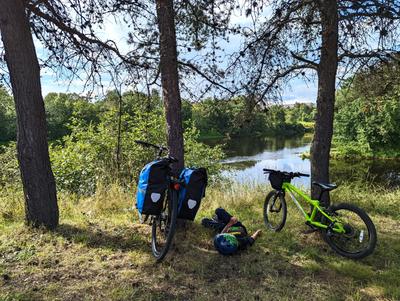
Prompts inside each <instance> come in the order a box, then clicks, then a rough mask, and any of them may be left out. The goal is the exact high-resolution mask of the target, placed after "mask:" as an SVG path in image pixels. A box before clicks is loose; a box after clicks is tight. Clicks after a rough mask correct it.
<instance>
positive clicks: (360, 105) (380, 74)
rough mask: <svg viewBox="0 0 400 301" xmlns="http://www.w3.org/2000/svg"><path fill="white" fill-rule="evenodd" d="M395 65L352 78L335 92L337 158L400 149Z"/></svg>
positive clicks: (398, 79) (399, 81) (399, 89)
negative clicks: (338, 155) (338, 156)
mask: <svg viewBox="0 0 400 301" xmlns="http://www.w3.org/2000/svg"><path fill="white" fill-rule="evenodd" d="M399 71H400V69H399V67H398V66H397V65H395V64H394V63H393V64H391V65H388V66H386V65H383V66H379V67H378V69H376V70H373V71H365V72H362V73H359V74H357V75H355V76H354V78H353V79H352V82H350V81H348V82H347V83H346V84H345V85H344V87H343V88H342V89H340V90H339V91H338V93H337V113H336V117H335V139H336V144H337V145H338V147H337V151H338V153H339V154H340V155H343V156H347V157H356V156H366V157H375V156H381V155H382V154H384V153H385V152H391V153H393V150H399V149H400V141H399V133H400V101H399V99H400V76H399Z"/></svg>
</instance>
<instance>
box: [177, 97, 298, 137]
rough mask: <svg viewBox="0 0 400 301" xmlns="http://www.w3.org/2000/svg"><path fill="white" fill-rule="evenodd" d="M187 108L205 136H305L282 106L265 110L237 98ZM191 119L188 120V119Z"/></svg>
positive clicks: (213, 100)
mask: <svg viewBox="0 0 400 301" xmlns="http://www.w3.org/2000/svg"><path fill="white" fill-rule="evenodd" d="M189 105H190V103H186V104H185V106H184V111H183V112H184V116H190V112H191V117H192V120H193V122H194V125H195V126H196V128H198V129H199V131H200V136H201V137H222V136H231V137H232V136H248V135H251V136H263V135H285V136H294V135H298V134H302V133H304V127H303V126H302V125H300V124H298V123H297V122H287V121H286V118H285V116H286V112H287V111H288V109H287V108H284V107H283V106H280V105H273V106H270V107H269V108H268V109H267V110H262V109H261V108H259V107H258V106H256V107H255V108H251V104H249V102H248V100H246V99H245V98H244V97H237V98H234V99H231V100H223V99H221V100H219V99H206V100H204V101H202V102H200V103H196V104H193V105H191V110H190V109H189V108H188V106H189ZM186 118H188V117H186Z"/></svg>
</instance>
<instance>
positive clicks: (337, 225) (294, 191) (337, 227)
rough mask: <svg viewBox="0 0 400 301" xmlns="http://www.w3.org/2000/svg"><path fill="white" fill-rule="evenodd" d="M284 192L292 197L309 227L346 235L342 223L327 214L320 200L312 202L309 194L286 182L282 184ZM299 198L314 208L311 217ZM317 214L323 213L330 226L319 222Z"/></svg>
mask: <svg viewBox="0 0 400 301" xmlns="http://www.w3.org/2000/svg"><path fill="white" fill-rule="evenodd" d="M282 190H283V191H284V192H285V193H286V192H287V193H288V194H289V195H290V197H291V198H292V200H293V202H294V203H295V205H296V206H297V208H298V209H299V210H300V212H301V213H302V214H303V216H304V218H305V219H306V222H307V223H308V224H309V225H312V226H314V227H317V228H320V229H328V228H330V229H331V230H332V231H334V232H336V233H345V232H346V231H345V229H344V228H343V225H342V223H341V222H340V221H338V220H336V219H333V218H332V217H331V216H330V215H329V214H327V213H326V212H325V211H324V209H323V208H322V207H321V206H320V202H319V201H318V200H312V199H311V198H310V197H309V196H308V195H307V194H305V193H304V192H303V191H301V190H300V189H298V188H297V187H295V186H293V185H292V184H290V183H287V182H284V183H283V184H282ZM296 196H297V197H301V198H302V199H303V200H305V201H306V202H307V203H309V204H310V205H311V206H312V211H311V215H309V214H307V213H306V211H305V210H304V208H303V207H302V206H301V205H300V203H299V201H298V200H297V198H296ZM317 212H321V214H322V215H323V216H325V217H326V218H327V219H328V220H329V221H330V222H331V224H330V225H325V224H322V223H320V222H318V221H316V220H315V217H316V215H317Z"/></svg>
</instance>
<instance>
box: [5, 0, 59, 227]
mask: <svg viewBox="0 0 400 301" xmlns="http://www.w3.org/2000/svg"><path fill="white" fill-rule="evenodd" d="M0 31H1V36H2V40H3V44H4V49H5V60H6V62H7V66H8V70H9V73H10V79H11V85H12V91H13V95H14V102H15V108H16V113H17V129H18V133H17V151H18V162H19V168H20V172H21V179H22V184H23V188H24V197H25V214H26V221H27V223H28V224H29V225H32V226H35V227H38V226H45V227H47V228H50V229H53V228H55V227H56V226H57V225H58V218H59V212H58V206H57V195H56V185H55V181H54V176H53V172H52V170H51V166H50V159H49V150H48V144H47V126H46V116H45V110H44V102H43V97H42V92H41V85H40V68H39V63H38V59H37V57H36V51H35V47H34V44H33V39H32V33H31V30H30V26H29V21H28V17H27V15H26V12H25V8H24V5H23V2H22V0H0Z"/></svg>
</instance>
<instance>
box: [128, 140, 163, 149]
mask: <svg viewBox="0 0 400 301" xmlns="http://www.w3.org/2000/svg"><path fill="white" fill-rule="evenodd" d="M135 143H137V144H140V145H142V146H145V147H153V148H155V149H157V150H161V149H162V150H163V151H167V150H168V148H166V147H164V146H162V145H156V144H152V143H149V142H146V141H140V140H135Z"/></svg>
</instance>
